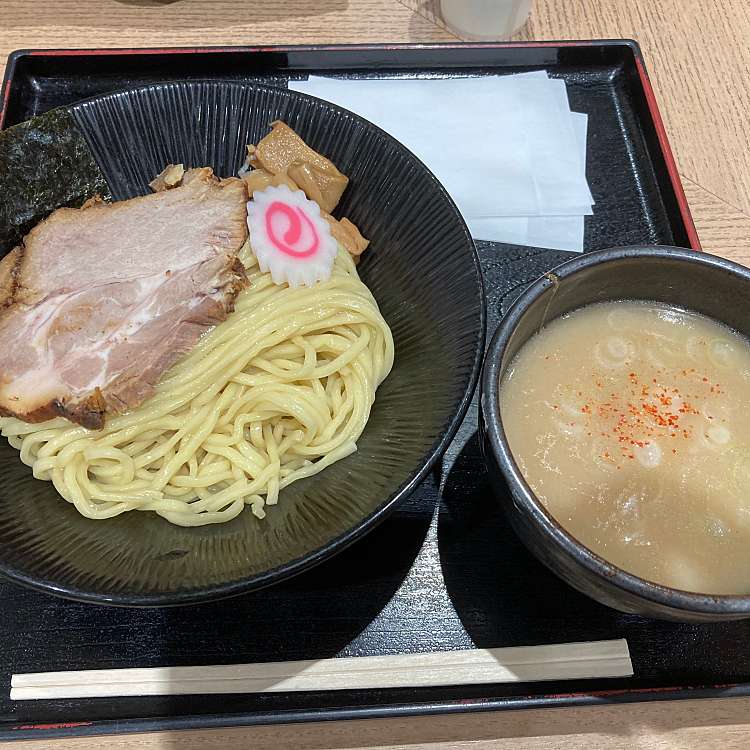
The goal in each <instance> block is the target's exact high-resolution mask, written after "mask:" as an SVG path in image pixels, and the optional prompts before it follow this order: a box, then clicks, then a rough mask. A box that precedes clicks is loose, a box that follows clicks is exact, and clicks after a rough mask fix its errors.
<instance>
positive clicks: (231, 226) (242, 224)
mask: <svg viewBox="0 0 750 750" xmlns="http://www.w3.org/2000/svg"><path fill="white" fill-rule="evenodd" d="M246 201H247V190H246V188H245V185H244V183H243V182H242V181H241V180H238V179H229V180H221V181H219V180H218V179H216V178H215V177H214V176H213V173H212V172H211V170H210V169H208V168H203V169H195V170H190V171H188V172H186V173H185V176H184V179H183V180H182V185H181V186H178V187H174V188H172V189H170V190H166V191H164V192H158V193H155V194H153V195H147V196H143V197H140V198H133V199H131V200H127V201H121V202H118V203H111V204H102V203H94V204H93V205H90V206H88V207H87V208H85V209H68V208H63V209H59V210H57V211H55V212H54V213H52V214H51V215H50V216H49V218H47V219H46V220H45V221H43V222H41V223H40V224H38V225H37V226H36V227H35V228H34V229H32V231H31V232H29V234H28V235H27V236H26V237H25V238H24V241H23V243H22V245H21V246H19V247H17V248H15V249H14V250H12V251H11V252H10V253H9V254H8V255H7V256H5V258H3V259H2V261H0V305H1V306H2V307H1V309H0V414H3V415H6V416H15V417H18V418H19V419H23V420H25V421H27V422H41V421H44V420H47V419H51V418H52V417H55V416H59V415H60V416H64V417H67V418H68V419H70V420H72V421H74V422H78V423H79V424H82V425H84V426H86V427H90V428H101V427H102V426H103V424H104V420H105V416H106V414H108V413H117V412H122V411H126V410H128V409H132V408H133V407H136V406H138V405H139V404H141V403H142V402H143V401H144V399H146V398H147V397H148V396H149V395H150V394H151V393H152V392H153V390H154V385H155V383H156V382H157V380H158V379H159V376H160V375H161V374H162V373H163V372H164V371H165V370H166V369H167V368H169V367H170V365H172V364H173V363H174V362H175V360H176V359H177V358H178V357H180V356H181V355H182V354H184V353H185V352H187V351H188V350H190V349H191V348H192V346H193V345H194V344H195V343H196V342H197V340H198V338H199V337H200V336H201V334H202V333H203V332H204V331H206V330H207V329H208V328H209V327H211V326H213V325H216V324H217V323H220V322H221V321H222V320H224V319H225V318H226V316H227V313H228V312H230V311H231V310H232V308H233V304H234V299H235V297H236V296H237V294H238V292H239V291H240V289H241V288H242V287H243V286H244V285H245V284H246V283H247V279H246V276H245V273H244V269H243V267H242V264H241V263H240V261H239V259H238V258H237V251H238V250H239V249H240V247H241V246H242V245H243V243H244V242H245V239H246V237H247V223H246V217H247V211H246Z"/></svg>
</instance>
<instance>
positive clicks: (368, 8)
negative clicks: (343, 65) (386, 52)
mask: <svg viewBox="0 0 750 750" xmlns="http://www.w3.org/2000/svg"><path fill="white" fill-rule="evenodd" d="M451 40H453V41H455V37H453V36H452V35H450V34H448V33H447V32H446V31H444V30H443V29H441V28H439V27H437V26H435V24H434V23H431V22H430V21H428V20H426V19H424V18H423V17H422V16H420V15H418V14H415V13H414V12H413V11H411V10H410V9H408V8H406V7H405V6H404V5H402V4H401V3H399V2H398V0H173V1H172V2H170V1H169V0H54V2H28V0H0V67H4V66H5V60H6V58H7V55H8V53H9V52H11V51H12V50H14V49H19V48H27V47H128V46H139V47H145V46H159V45H161V46H181V45H188V46H190V45H203V46H207V45H231V44H235V45H236V44H244V45H247V44H285V43H288V44H305V43H307V44H312V43H316V42H319V43H327V42H330V43H335V42H376V41H377V42H384V41H388V42H410V41H451Z"/></svg>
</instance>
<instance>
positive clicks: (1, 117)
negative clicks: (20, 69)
mask: <svg viewBox="0 0 750 750" xmlns="http://www.w3.org/2000/svg"><path fill="white" fill-rule="evenodd" d="M10 81H11V79H10V78H8V80H7V81H6V82H5V90H4V91H3V97H2V101H0V130H2V129H3V122H5V110H6V109H7V107H8V100H9V99H10Z"/></svg>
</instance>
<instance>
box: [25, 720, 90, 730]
mask: <svg viewBox="0 0 750 750" xmlns="http://www.w3.org/2000/svg"><path fill="white" fill-rule="evenodd" d="M93 723H94V722H93V721H64V722H60V723H59V724H16V726H14V727H13V729H15V730H21V729H24V730H29V729H32V730H33V729H40V730H44V729H75V728H76V727H90V726H92V725H93Z"/></svg>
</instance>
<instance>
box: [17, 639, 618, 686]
mask: <svg viewBox="0 0 750 750" xmlns="http://www.w3.org/2000/svg"><path fill="white" fill-rule="evenodd" d="M632 674H633V665H632V663H631V660H630V653H629V651H628V645H627V642H626V641H625V640H624V639H622V640H612V641H595V642H588V643H563V644H554V645H544V646H516V647H510V648H491V649H469V650H461V651H438V652H431V653H423V654H405V655H401V654H400V655H394V656H362V657H341V658H333V659H320V660H306V661H287V662H270V663H259V664H230V665H211V666H202V667H154V668H144V669H141V668H136V669H89V670H82V671H67V672H36V673H28V674H14V675H13V676H12V678H11V690H10V698H11V700H39V699H56V698H106V697H121V696H146V695H148V696H151V695H189V694H206V693H269V692H274V693H277V692H294V691H305V690H355V689H375V688H397V687H429V686H436V685H472V684H483V683H496V682H536V681H540V680H577V679H590V678H602V677H628V676H630V675H632Z"/></svg>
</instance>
